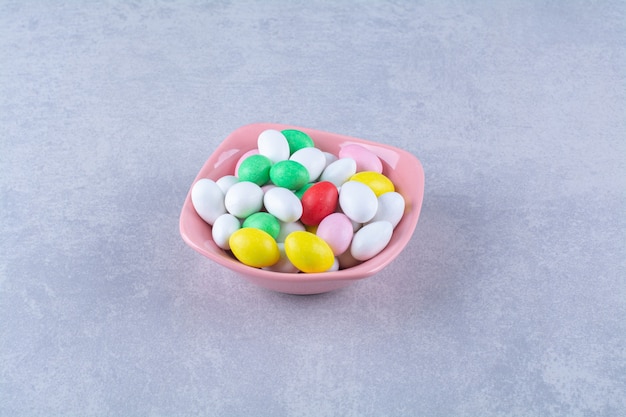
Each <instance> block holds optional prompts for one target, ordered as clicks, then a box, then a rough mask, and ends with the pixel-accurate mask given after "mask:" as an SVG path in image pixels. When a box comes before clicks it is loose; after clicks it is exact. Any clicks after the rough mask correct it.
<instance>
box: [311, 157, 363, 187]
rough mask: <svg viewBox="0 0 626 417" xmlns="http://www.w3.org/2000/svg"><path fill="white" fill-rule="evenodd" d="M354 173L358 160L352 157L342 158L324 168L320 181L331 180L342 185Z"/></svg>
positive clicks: (337, 184) (338, 185)
mask: <svg viewBox="0 0 626 417" xmlns="http://www.w3.org/2000/svg"><path fill="white" fill-rule="evenodd" d="M354 174H356V161H355V160H354V159H352V158H341V159H337V160H336V161H335V162H332V163H331V164H329V165H328V166H327V167H326V168H325V169H324V171H323V172H322V175H321V176H320V181H330V182H332V183H333V184H335V185H336V186H337V187H340V186H341V185H342V184H343V183H344V182H346V181H348V179H349V178H350V177H351V176H353V175H354Z"/></svg>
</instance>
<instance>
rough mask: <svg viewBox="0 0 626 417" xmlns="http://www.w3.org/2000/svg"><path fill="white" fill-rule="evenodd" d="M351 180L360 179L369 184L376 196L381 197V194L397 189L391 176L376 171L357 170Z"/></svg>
mask: <svg viewBox="0 0 626 417" xmlns="http://www.w3.org/2000/svg"><path fill="white" fill-rule="evenodd" d="M350 181H359V182H362V183H363V184H365V185H367V186H368V187H370V188H371V189H372V191H374V194H376V197H379V196H380V195H381V194H385V193H388V192H390V191H395V190H396V189H395V187H394V185H393V182H391V180H390V179H389V178H387V177H385V176H384V175H383V174H380V173H378V172H374V171H362V172H357V173H356V174H354V175H353V176H351V177H350Z"/></svg>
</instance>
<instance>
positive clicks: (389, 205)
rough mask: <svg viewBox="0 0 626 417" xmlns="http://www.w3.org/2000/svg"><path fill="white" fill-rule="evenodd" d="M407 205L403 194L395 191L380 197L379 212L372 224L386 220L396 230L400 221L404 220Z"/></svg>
mask: <svg viewBox="0 0 626 417" xmlns="http://www.w3.org/2000/svg"><path fill="white" fill-rule="evenodd" d="M405 205H406V203H405V201H404V197H402V194H400V193H397V192H395V191H392V192H389V193H385V194H383V195H381V196H380V197H378V210H377V211H376V214H375V215H374V217H373V218H372V220H370V222H376V221H379V220H386V221H388V222H389V223H391V225H392V226H393V228H394V229H395V228H396V226H397V225H398V223H400V220H402V216H403V215H404V208H405Z"/></svg>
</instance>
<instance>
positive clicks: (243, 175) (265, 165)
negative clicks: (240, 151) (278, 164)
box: [237, 154, 272, 186]
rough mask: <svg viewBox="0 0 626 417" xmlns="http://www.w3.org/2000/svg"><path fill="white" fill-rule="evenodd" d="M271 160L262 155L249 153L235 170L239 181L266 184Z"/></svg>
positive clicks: (259, 184)
mask: <svg viewBox="0 0 626 417" xmlns="http://www.w3.org/2000/svg"><path fill="white" fill-rule="evenodd" d="M271 167H272V161H270V159H269V158H268V157H267V156H264V155H260V154H257V155H250V156H249V157H247V158H246V159H244V160H243V161H242V162H241V165H239V169H238V170H237V177H239V181H250V182H253V183H255V184H256V185H258V186H262V185H265V184H267V182H268V181H269V179H270V168H271Z"/></svg>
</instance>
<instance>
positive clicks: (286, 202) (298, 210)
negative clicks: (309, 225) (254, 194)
mask: <svg viewBox="0 0 626 417" xmlns="http://www.w3.org/2000/svg"><path fill="white" fill-rule="evenodd" d="M263 205H264V206H265V210H267V211H268V213H271V214H272V215H274V216H275V217H276V218H277V219H278V220H280V221H281V222H285V223H290V222H295V221H296V220H298V219H299V218H300V216H302V203H301V202H300V199H299V198H298V197H297V196H296V195H295V194H294V193H293V191H291V190H288V189H286V188H283V187H274V188H272V189H270V190H268V191H267V192H266V193H265V196H263Z"/></svg>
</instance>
